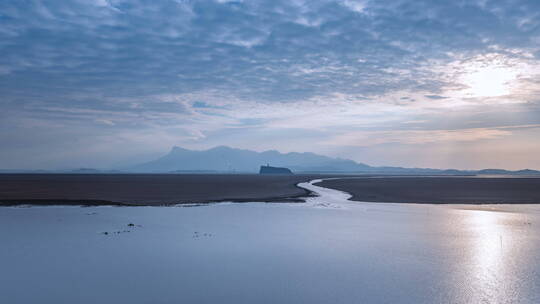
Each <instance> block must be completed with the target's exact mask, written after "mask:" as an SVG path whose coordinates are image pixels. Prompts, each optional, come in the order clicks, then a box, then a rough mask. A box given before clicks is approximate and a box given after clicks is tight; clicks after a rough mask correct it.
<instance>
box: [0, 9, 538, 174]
mask: <svg viewBox="0 0 540 304" xmlns="http://www.w3.org/2000/svg"><path fill="white" fill-rule="evenodd" d="M0 25H1V26H0V54H2V56H0V93H1V95H0V97H1V99H0V105H1V107H2V112H1V113H0V119H1V122H0V127H1V130H0V140H1V141H2V142H3V143H4V145H3V146H4V147H6V148H3V149H2V152H0V167H4V168H7V167H19V168H21V167H62V166H110V165H113V164H115V163H119V162H121V161H126V160H129V159H133V161H137V160H139V159H142V158H144V157H147V156H150V155H155V154H157V153H159V152H163V151H165V150H166V149H168V147H170V146H172V145H175V144H176V145H183V146H186V147H190V148H204V147H209V146H212V145H217V144H230V145H234V146H239V147H243V148H251V149H257V150H261V149H266V148H276V149H280V150H283V151H288V150H298V151H305V150H311V151H314V152H321V153H326V154H330V155H338V156H343V157H349V158H353V159H356V160H359V161H364V162H368V163H369V162H371V163H377V164H385V163H392V164H396V163H397V164H401V165H417V166H432V167H465V166H475V164H474V163H472V162H467V163H465V162H461V161H459V160H458V158H448V159H445V158H444V157H442V156H440V157H437V158H434V159H436V160H433V161H431V160H430V161H424V160H420V159H418V158H417V157H416V155H417V153H418V151H425V150H426V147H425V145H426V144H429V146H430V150H433V153H442V152H437V151H439V150H437V147H439V148H441V149H442V147H443V146H444V147H447V145H449V144H451V145H453V147H455V149H453V150H455V151H460V149H461V150H462V151H463V153H473V152H471V150H470V149H469V148H468V147H470V145H471V144H473V143H478V144H479V145H483V146H484V147H485V148H484V149H476V150H475V151H474V153H476V154H475V155H484V156H487V157H480V156H479V157H478V159H480V160H481V161H480V162H479V163H477V165H476V166H477V167H482V166H489V165H492V164H493V165H497V164H499V163H490V162H489V161H488V160H489V156H493V155H492V152H490V151H493V149H492V148H493V147H497V146H500V145H508V146H512V147H514V149H510V150H509V152H508V153H514V154H515V155H518V154H519V155H522V154H523V153H525V155H528V156H526V157H525V158H523V157H521V158H520V159H522V160H523V161H519V162H517V161H516V160H508V162H507V163H502V164H501V166H502V167H507V168H515V167H522V166H527V167H535V168H540V163H539V162H538V161H537V160H535V157H534V156H533V155H534V153H536V154H538V153H540V149H539V147H537V146H534V147H532V150H530V149H531V147H530V146H527V147H528V148H527V149H529V150H528V151H529V152H528V153H526V152H523V150H522V149H524V148H523V147H524V145H525V143H526V142H527V139H528V141H532V140H534V138H535V137H536V138H538V136H539V135H540V134H539V133H538V128H517V127H512V126H522V125H534V124H538V123H540V115H539V114H540V97H539V96H540V75H539V72H537V71H540V2H538V1H534V0H531V1H505V0H500V1H499V0H497V1H494V0H483V1H481V0H478V1H421V0H415V1H412V0H408V1H405V0H399V1H351V0H346V1H290V0H288V1H280V0H274V1H204V0H201V1H196V0H175V1H173V0H162V1H150V0H130V1H127V0H100V1H95V0H92V1H90V0H63V1H60V0H57V1H54V0H50V1H39V0H33V1H2V2H1V3H0ZM385 145H392V151H394V152H393V153H389V152H387V153H385V154H381V153H377V154H374V153H369V152H366V151H367V150H366V149H369V148H371V149H370V151H378V150H379V149H381V147H383V146H385ZM126 147H128V148H129V149H127V150H126V149H125V148H126ZM415 149H416V152H415ZM535 149H536V150H535ZM456 153H458V152H456ZM442 154H444V153H442ZM458 154H459V153H458ZM377 155H379V156H377Z"/></svg>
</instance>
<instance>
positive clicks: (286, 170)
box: [259, 164, 293, 175]
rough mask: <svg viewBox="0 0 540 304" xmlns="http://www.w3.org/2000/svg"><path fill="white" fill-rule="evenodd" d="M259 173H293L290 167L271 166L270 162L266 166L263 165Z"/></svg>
mask: <svg viewBox="0 0 540 304" xmlns="http://www.w3.org/2000/svg"><path fill="white" fill-rule="evenodd" d="M259 174H284V175H291V174H293V173H292V171H291V170H290V169H289V168H280V167H271V166H270V165H269V164H266V166H264V165H263V166H261V169H260V170H259Z"/></svg>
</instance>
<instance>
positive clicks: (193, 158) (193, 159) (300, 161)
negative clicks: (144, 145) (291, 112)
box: [131, 146, 371, 172]
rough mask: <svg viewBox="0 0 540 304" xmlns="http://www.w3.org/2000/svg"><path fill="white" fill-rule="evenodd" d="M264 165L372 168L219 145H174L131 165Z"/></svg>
mask: <svg viewBox="0 0 540 304" xmlns="http://www.w3.org/2000/svg"><path fill="white" fill-rule="evenodd" d="M263 164H270V165H271V166H277V167H287V168H289V169H291V170H292V171H294V172H299V171H324V172H329V171H335V172H355V171H366V170H369V169H370V168H371V167H370V166H368V165H365V164H360V163H356V162H354V161H352V160H347V159H340V158H331V157H327V156H322V155H317V154H314V153H297V152H291V153H280V152H278V151H275V150H271V151H265V152H255V151H250V150H242V149H234V148H230V147H226V146H219V147H215V148H212V149H209V150H204V151H194V150H187V149H184V148H180V147H173V148H172V150H171V151H170V152H169V153H168V154H167V155H165V156H163V157H160V158H158V159H156V160H154V161H151V162H148V163H144V164H140V165H138V166H135V167H133V168H131V169H132V170H133V171H138V172H171V171H192V172H193V171H220V172H258V171H259V167H260V166H261V165H263Z"/></svg>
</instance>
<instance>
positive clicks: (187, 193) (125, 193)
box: [0, 174, 540, 207]
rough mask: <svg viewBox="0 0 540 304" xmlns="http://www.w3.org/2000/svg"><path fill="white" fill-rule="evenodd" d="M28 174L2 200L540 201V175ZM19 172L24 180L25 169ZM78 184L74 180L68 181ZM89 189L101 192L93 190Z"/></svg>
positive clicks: (131, 203) (12, 203)
mask: <svg viewBox="0 0 540 304" xmlns="http://www.w3.org/2000/svg"><path fill="white" fill-rule="evenodd" d="M22 176H23V178H22V181H21V180H19V181H13V180H9V179H6V178H4V180H1V179H0V207H17V206H30V207H31V206H80V207H97V206H113V207H143V206H149V207H151V206H156V207H157V206H160V207H174V206H182V205H185V206H189V205H207V204H215V203H224V202H230V203H247V202H257V203H305V202H306V201H307V200H308V199H309V198H310V197H314V196H317V194H316V193H315V192H313V191H311V190H309V189H307V188H304V187H302V186H300V184H302V183H311V184H313V185H315V186H319V187H323V188H327V189H330V190H338V191H341V192H345V193H348V194H349V195H350V196H351V197H350V198H349V200H348V201H349V202H352V203H354V202H358V203H361V202H366V203H384V204H430V205H453V204H455V205H471V206H478V205H502V204H509V205H517V204H527V205H534V204H540V179H538V178H515V177H512V178H478V177H462V176H461V177H455V176H453V177H426V176H421V177H420V176H416V177H396V176H386V177H385V176H376V177H372V176H362V177H360V176H335V175H334V176H333V175H318V176H316V175H291V176H264V175H240V174H239V175H166V176H163V175H133V176H130V175H122V176H115V175H80V176H76V177H75V178H74V179H75V181H73V180H72V179H73V175H71V176H67V177H66V175H60V176H59V175H54V176H50V175H49V176H48V175H38V176H36V175H26V176H24V175H22ZM4 177H5V176H4ZM8 177H9V176H8ZM18 178H19V179H21V175H19V176H18ZM6 180H7V181H6ZM317 180H318V181H317ZM70 183H71V187H68V186H69V185H70ZM13 189H15V190H16V191H13ZM27 193H30V194H31V195H28V194H27ZM89 195H93V197H92V198H86V197H85V196H87V197H88V196H89ZM24 196H26V197H24ZM79 197H85V198H79ZM115 197H116V199H114V198H115Z"/></svg>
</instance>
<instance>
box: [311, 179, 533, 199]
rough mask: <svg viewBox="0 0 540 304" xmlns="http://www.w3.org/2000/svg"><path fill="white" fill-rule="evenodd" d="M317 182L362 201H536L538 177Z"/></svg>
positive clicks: (319, 184) (336, 180) (337, 180)
mask: <svg viewBox="0 0 540 304" xmlns="http://www.w3.org/2000/svg"><path fill="white" fill-rule="evenodd" d="M317 185H318V186H322V187H327V188H332V189H336V190H341V191H345V192H348V193H350V194H351V195H352V198H351V200H354V201H363V202H391V203H424V204H426V203H427V204H539V203H540V178H482V177H377V178H348V179H335V180H325V181H322V182H321V183H318V184H317Z"/></svg>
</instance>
